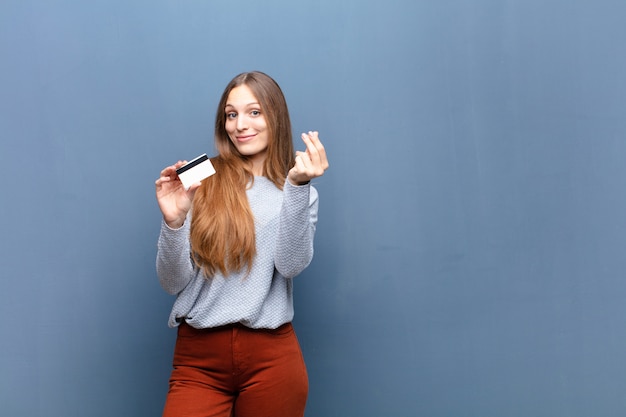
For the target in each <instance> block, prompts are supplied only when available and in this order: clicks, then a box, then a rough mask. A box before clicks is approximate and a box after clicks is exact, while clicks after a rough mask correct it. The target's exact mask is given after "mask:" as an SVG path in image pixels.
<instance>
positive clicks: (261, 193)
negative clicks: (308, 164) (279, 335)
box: [156, 177, 318, 329]
mask: <svg viewBox="0 0 626 417" xmlns="http://www.w3.org/2000/svg"><path fill="white" fill-rule="evenodd" d="M247 195H248V201H249V202H250V207H251V209H252V213H253V214H254V220H255V231H256V249H257V254H256V257H255V259H254V261H253V264H252V271H251V273H250V274H249V275H247V268H244V270H243V271H241V272H236V273H231V274H230V275H229V276H227V277H224V276H222V275H221V274H220V273H219V272H218V273H216V274H215V275H214V276H213V277H210V278H206V277H205V276H204V275H203V274H202V272H201V271H200V269H199V268H198V267H197V266H196V265H195V264H194V262H193V261H192V259H191V252H190V243H189V224H190V223H191V213H190V214H189V216H188V218H187V219H186V221H185V224H184V225H183V226H182V227H180V228H179V229H172V228H170V227H168V226H167V225H166V224H165V222H163V223H162V224H161V234H160V236H159V241H158V248H157V259H156V268H157V275H158V277H159V281H160V283H161V286H162V287H163V289H164V290H165V291H167V292H168V293H170V294H172V295H176V301H175V302H174V306H173V308H172V312H171V314H170V318H169V326H170V327H175V326H177V325H178V324H180V322H181V320H185V321H186V322H187V323H188V324H189V325H191V326H193V327H196V328H207V327H216V326H221V325H225V324H230V323H241V324H243V325H245V326H248V327H251V328H266V329H275V328H277V327H279V326H280V325H282V324H284V323H287V322H290V321H291V320H292V318H293V278H294V277H295V276H296V275H298V274H299V273H300V272H302V271H303V270H304V268H306V267H307V266H308V265H309V263H310V262H311V259H312V258H313V237H314V235H315V226H316V223H317V210H318V194H317V191H316V190H315V188H314V187H312V186H311V185H303V186H294V185H292V184H291V183H290V182H289V181H286V182H285V186H284V190H283V191H281V190H280V189H278V188H277V187H276V186H275V185H274V184H273V183H272V182H271V181H269V180H268V179H267V178H265V177H255V178H254V184H253V186H252V187H251V188H250V189H248V190H247Z"/></svg>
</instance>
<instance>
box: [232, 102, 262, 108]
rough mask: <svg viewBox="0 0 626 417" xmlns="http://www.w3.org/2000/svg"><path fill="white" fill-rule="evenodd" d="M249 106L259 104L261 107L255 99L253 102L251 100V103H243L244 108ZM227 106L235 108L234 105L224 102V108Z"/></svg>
mask: <svg viewBox="0 0 626 417" xmlns="http://www.w3.org/2000/svg"><path fill="white" fill-rule="evenodd" d="M251 106H259V107H261V105H260V104H259V103H257V102H256V101H254V102H252V103H248V104H245V105H244V108H246V107H251ZM227 107H232V108H235V106H233V105H232V104H230V103H226V106H224V108H227Z"/></svg>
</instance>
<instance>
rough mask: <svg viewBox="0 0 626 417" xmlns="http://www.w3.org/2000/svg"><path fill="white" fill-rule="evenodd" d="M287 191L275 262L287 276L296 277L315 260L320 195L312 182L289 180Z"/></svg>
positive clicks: (284, 197)
mask: <svg viewBox="0 0 626 417" xmlns="http://www.w3.org/2000/svg"><path fill="white" fill-rule="evenodd" d="M283 193H284V195H283V203H282V207H281V211H280V218H279V225H278V241H277V242H276V253H275V255H274V262H275V266H276V270H277V271H278V272H279V273H280V274H281V275H282V276H283V277H285V278H293V277H295V276H296V275H298V274H300V273H301V272H302V271H303V270H304V269H305V268H306V267H307V266H308V265H309V264H310V263H311V260H312V259H313V238H314V236H315V227H316V224H317V211H318V194H317V190H316V189H315V188H314V187H313V186H311V185H310V184H307V185H301V186H295V185H292V184H291V183H290V182H289V181H288V180H287V181H285V186H284V188H283Z"/></svg>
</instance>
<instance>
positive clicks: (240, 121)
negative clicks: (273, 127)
mask: <svg viewBox="0 0 626 417" xmlns="http://www.w3.org/2000/svg"><path fill="white" fill-rule="evenodd" d="M247 128H248V119H247V118H246V116H244V115H241V114H240V115H239V116H238V117H237V130H246V129H247Z"/></svg>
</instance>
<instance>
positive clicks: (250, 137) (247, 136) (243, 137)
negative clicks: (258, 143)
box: [236, 134, 256, 142]
mask: <svg viewBox="0 0 626 417" xmlns="http://www.w3.org/2000/svg"><path fill="white" fill-rule="evenodd" d="M255 136H256V134H254V135H246V136H236V138H237V141H238V142H247V141H249V140H250V139H252V138H254V137H255Z"/></svg>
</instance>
